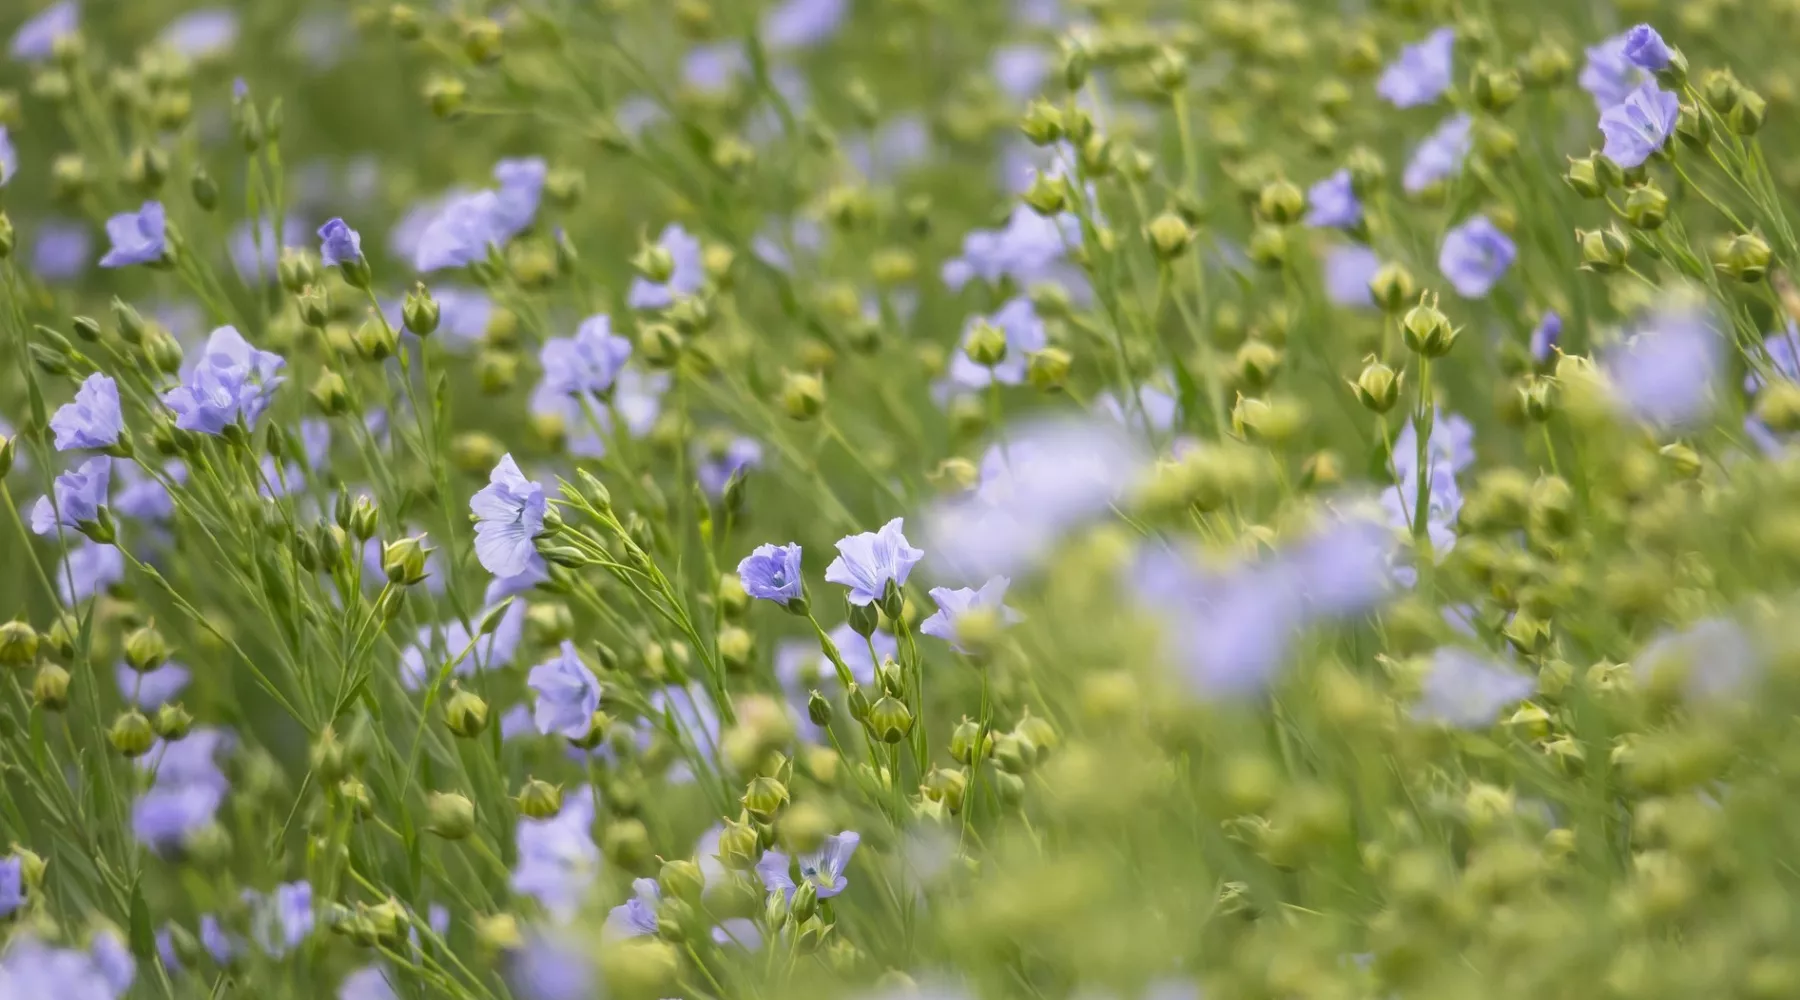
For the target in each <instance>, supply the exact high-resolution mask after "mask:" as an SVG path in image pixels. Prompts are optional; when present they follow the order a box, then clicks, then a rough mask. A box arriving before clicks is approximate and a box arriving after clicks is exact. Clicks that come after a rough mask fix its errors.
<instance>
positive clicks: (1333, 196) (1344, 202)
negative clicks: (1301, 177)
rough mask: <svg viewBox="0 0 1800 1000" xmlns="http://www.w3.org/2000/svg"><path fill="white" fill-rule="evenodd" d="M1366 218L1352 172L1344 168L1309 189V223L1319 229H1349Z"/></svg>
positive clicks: (1307, 204)
mask: <svg viewBox="0 0 1800 1000" xmlns="http://www.w3.org/2000/svg"><path fill="white" fill-rule="evenodd" d="M1361 221H1362V202H1360V201H1358V200H1356V191H1355V190H1353V189H1352V187H1351V184H1350V171H1349V170H1348V169H1340V170H1338V171H1337V172H1336V173H1334V174H1332V175H1331V176H1330V177H1327V178H1325V179H1324V180H1322V181H1320V182H1318V183H1317V184H1314V185H1313V186H1312V187H1311V188H1309V189H1308V190H1307V192H1306V224H1307V225H1309V226H1313V227H1315V228H1319V229H1349V228H1352V227H1353V226H1355V225H1356V224H1357V223H1359V222H1361Z"/></svg>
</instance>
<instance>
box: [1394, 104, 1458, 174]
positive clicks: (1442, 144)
mask: <svg viewBox="0 0 1800 1000" xmlns="http://www.w3.org/2000/svg"><path fill="white" fill-rule="evenodd" d="M1473 125H1474V122H1473V121H1472V120H1471V119H1470V118H1469V116H1468V115H1466V114H1463V113H1462V112H1460V111H1459V112H1457V113H1456V114H1453V115H1451V116H1450V117H1448V118H1446V119H1444V120H1443V121H1442V122H1440V123H1439V124H1438V127H1437V128H1436V129H1434V130H1433V131H1432V133H1431V134H1430V135H1428V136H1426V137H1425V138H1424V140H1423V141H1421V142H1420V143H1419V145H1418V148H1417V149H1414V150H1413V155H1412V159H1410V160H1408V161H1407V162H1406V170H1405V172H1404V173H1402V175H1401V177H1400V183H1401V186H1402V187H1404V188H1405V189H1406V193H1407V194H1418V193H1419V192H1421V191H1424V190H1425V189H1426V188H1428V187H1430V186H1431V185H1433V184H1436V183H1438V182H1439V181H1444V180H1449V179H1450V178H1451V177H1454V176H1456V175H1457V174H1459V173H1461V172H1462V168H1463V161H1464V160H1466V159H1468V156H1469V150H1470V148H1472V146H1473V141H1472V140H1471V138H1470V129H1471V128H1472V127H1473Z"/></svg>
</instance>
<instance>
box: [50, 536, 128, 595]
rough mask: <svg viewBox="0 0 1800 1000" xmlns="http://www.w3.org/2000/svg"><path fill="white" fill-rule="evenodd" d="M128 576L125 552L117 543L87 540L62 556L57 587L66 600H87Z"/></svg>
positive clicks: (57, 574) (57, 572)
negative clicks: (115, 544)
mask: <svg viewBox="0 0 1800 1000" xmlns="http://www.w3.org/2000/svg"><path fill="white" fill-rule="evenodd" d="M124 579H125V554H124V553H122V552H120V551H119V550H118V547H117V546H113V545H101V544H100V543H99V542H84V543H83V544H81V545H78V546H76V547H74V548H72V549H70V550H69V552H68V554H67V555H65V556H63V564H62V565H61V566H60V567H58V568H57V571H56V590H57V593H59V594H61V595H62V599H63V603H65V604H74V603H75V602H76V601H85V600H87V599H88V598H90V597H93V596H94V595H96V594H98V593H100V592H101V591H103V590H110V589H112V587H113V586H114V585H115V584H117V583H119V582H120V581H122V580H124Z"/></svg>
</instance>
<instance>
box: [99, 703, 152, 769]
mask: <svg viewBox="0 0 1800 1000" xmlns="http://www.w3.org/2000/svg"><path fill="white" fill-rule="evenodd" d="M106 739H107V742H109V743H111V744H112V747H113V749H114V750H117V751H118V752H119V753H120V754H121V755H122V756H124V757H125V758H127V759H136V758H138V757H142V756H143V755H144V754H147V753H149V752H150V746H151V744H153V743H155V742H156V731H155V730H154V729H152V728H151V726H150V720H149V719H147V718H145V717H144V713H142V712H138V711H135V710H134V711H130V712H126V713H125V714H123V715H121V716H119V717H118V718H117V719H114V720H113V724H112V728H111V729H109V730H107V733H106Z"/></svg>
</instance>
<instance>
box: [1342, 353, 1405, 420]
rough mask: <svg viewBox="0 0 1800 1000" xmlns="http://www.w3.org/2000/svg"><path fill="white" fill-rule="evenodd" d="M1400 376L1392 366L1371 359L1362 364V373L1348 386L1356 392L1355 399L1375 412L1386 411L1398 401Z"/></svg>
mask: <svg viewBox="0 0 1800 1000" xmlns="http://www.w3.org/2000/svg"><path fill="white" fill-rule="evenodd" d="M1400 383H1401V376H1399V375H1396V374H1395V373H1394V370H1393V369H1392V368H1389V367H1388V366H1387V365H1384V364H1382V363H1381V362H1379V361H1371V362H1369V364H1368V365H1366V366H1364V368H1363V370H1362V374H1360V375H1358V376H1357V377H1356V381H1355V382H1352V383H1350V387H1351V389H1352V390H1354V391H1355V393H1356V399H1357V401H1358V402H1360V403H1362V405H1363V406H1365V407H1367V408H1368V409H1369V410H1371V411H1373V412H1375V413H1386V412H1387V411H1389V410H1391V409H1393V408H1394V404H1395V403H1397V402H1399V401H1400Z"/></svg>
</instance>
